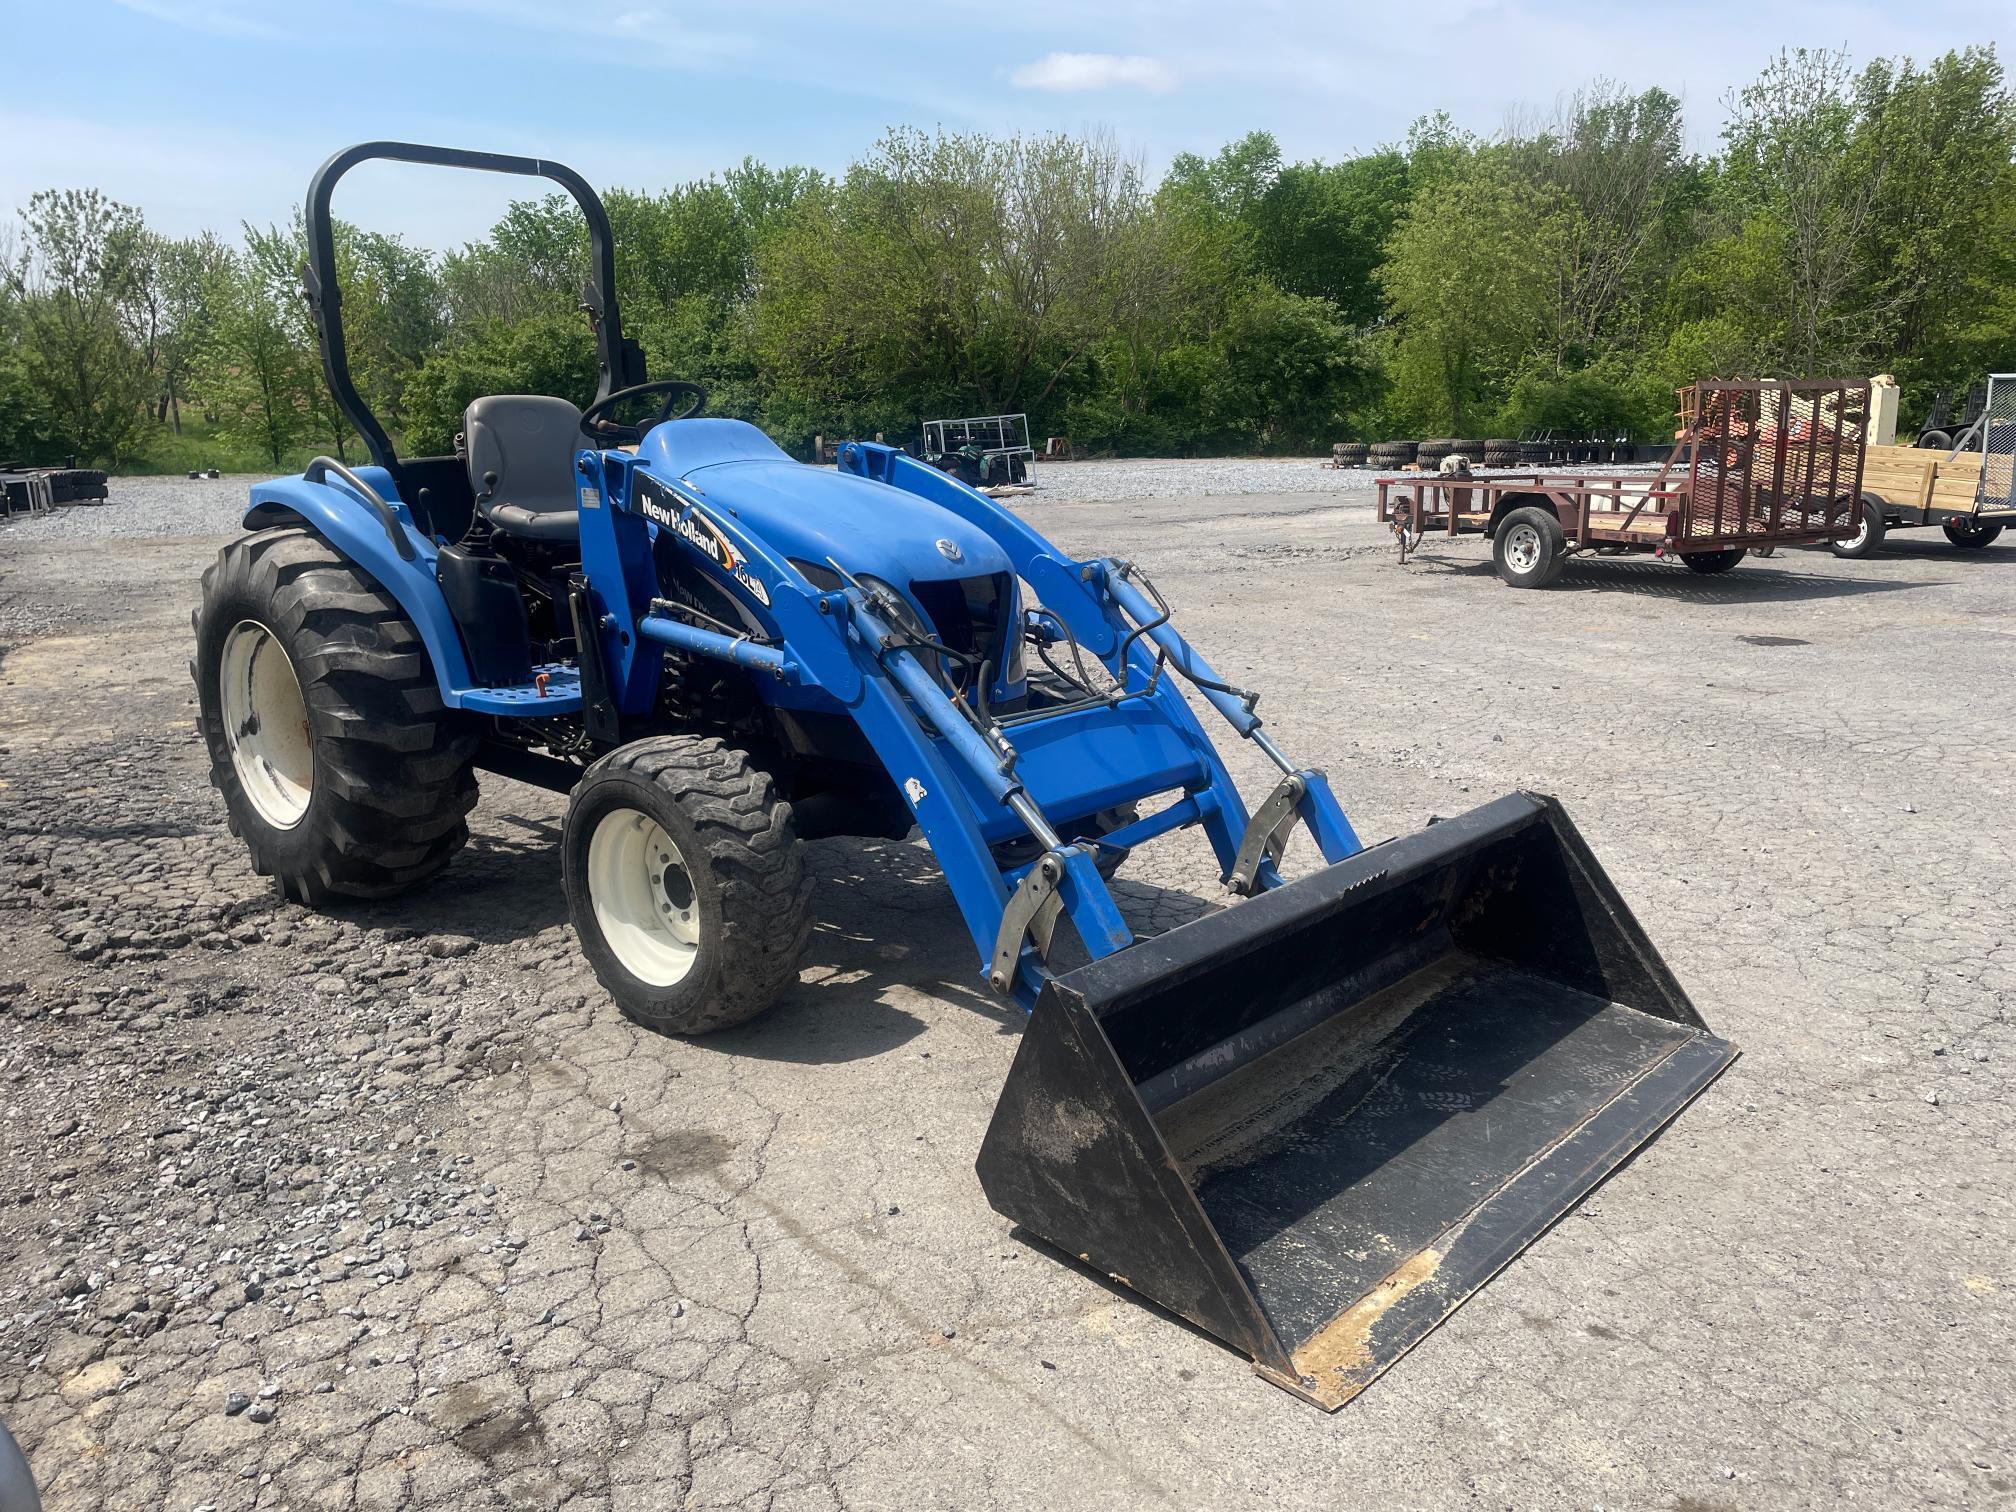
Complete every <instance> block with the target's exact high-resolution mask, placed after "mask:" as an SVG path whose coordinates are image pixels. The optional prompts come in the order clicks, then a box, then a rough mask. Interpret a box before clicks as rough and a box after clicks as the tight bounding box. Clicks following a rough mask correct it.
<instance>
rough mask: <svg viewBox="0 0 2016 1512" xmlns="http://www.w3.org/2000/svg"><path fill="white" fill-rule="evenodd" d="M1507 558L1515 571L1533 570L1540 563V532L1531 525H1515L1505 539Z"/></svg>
mask: <svg viewBox="0 0 2016 1512" xmlns="http://www.w3.org/2000/svg"><path fill="white" fill-rule="evenodd" d="M1505 560H1506V561H1508V562H1510V563H1511V564H1512V570H1513V571H1514V572H1531V571H1532V570H1533V569H1534V568H1535V567H1537V566H1538V565H1539V564H1540V532H1539V531H1537V530H1535V529H1534V528H1533V527H1532V526H1531V525H1514V526H1513V527H1512V534H1511V535H1510V536H1508V537H1507V538H1506V541H1505Z"/></svg>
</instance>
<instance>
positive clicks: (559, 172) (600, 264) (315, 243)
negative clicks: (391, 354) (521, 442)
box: [301, 142, 644, 469]
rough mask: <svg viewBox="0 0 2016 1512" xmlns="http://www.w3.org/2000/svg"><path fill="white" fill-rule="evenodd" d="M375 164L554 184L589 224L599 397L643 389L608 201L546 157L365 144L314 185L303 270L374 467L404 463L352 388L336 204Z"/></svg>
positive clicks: (327, 363)
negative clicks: (622, 301)
mask: <svg viewBox="0 0 2016 1512" xmlns="http://www.w3.org/2000/svg"><path fill="white" fill-rule="evenodd" d="M374 158H385V159H389V160H391V161H393V162H399V163H426V164H429V165H431V166H433V167H436V168H473V169H477V170H479V171H481V172H484V173H512V174H518V175H520V176H521V177H525V178H543V179H551V180H552V181H553V182H554V183H556V184H558V185H559V186H560V187H561V188H562V189H565V190H566V191H567V192H568V194H570V195H572V196H573V198H574V203H575V204H577V205H579V206H580V207H581V214H582V215H583V216H584V217H585V218H586V219H587V222H588V249H589V269H590V275H589V285H588V290H587V294H588V313H589V315H590V316H591V317H592V318H593V320H594V323H595V358H596V362H597V364H598V365H599V368H600V377H599V378H598V379H597V382H596V388H595V397H596V398H597V399H605V398H607V397H608V396H609V395H610V394H612V393H614V392H615V391H616V390H618V389H623V388H630V387H632V386H634V385H636V384H639V383H642V382H644V349H643V348H642V347H640V346H639V345H638V344H637V343H636V342H634V341H626V340H624V339H623V319H622V316H621V315H620V314H619V313H618V311H617V308H616V250H615V241H614V238H613V237H612V236H611V234H610V230H609V212H608V211H607V210H605V209H603V208H602V201H601V198H600V197H599V196H598V195H597V194H596V193H595V190H594V189H593V188H592V187H591V186H590V185H589V183H588V181H587V180H586V179H584V178H583V177H581V175H580V174H578V173H576V172H575V171H574V170H573V169H572V168H569V167H568V166H567V165H566V164H565V163H555V162H551V161H549V160H547V159H545V158H525V157H511V156H508V155H507V154H504V153H500V152H466V151H464V150H463V149H461V148H459V147H427V146H423V145H421V144H419V143H417V142H360V143H359V144H358V145H357V146H355V147H346V148H344V149H343V151H341V152H339V153H337V154H336V155H335V156H334V157H332V158H330V159H329V161H328V162H326V163H324V164H323V165H322V166H321V167H320V168H318V169H316V170H315V177H314V178H312V179H310V180H309V181H308V209H307V224H308V260H307V262H305V263H304V264H302V267H301V288H302V292H303V293H305V294H306V295H307V296H308V308H309V311H310V312H311V313H312V314H313V315H314V317H315V330H316V333H317V334H318V335H319V336H320V337H321V339H322V370H323V372H324V373H325V374H327V376H328V379H329V392H330V393H331V394H332V395H333V396H334V397H335V400H336V407H337V408H338V409H340V410H342V412H343V415H344V418H346V419H347V420H349V422H350V424H351V425H352V426H354V427H355V428H356V431H357V434H358V435H360V436H362V437H363V438H364V444H365V446H366V447H367V448H368V449H369V450H370V453H371V460H372V461H373V462H375V463H377V464H378V465H379V466H380V467H383V468H387V469H391V468H393V466H394V465H395V463H396V462H397V460H398V459H397V457H396V456H395V455H394V453H393V451H392V440H391V438H390V437H389V436H387V435H386V434H385V428H384V427H383V426H382V425H380V424H379V423H378V417H377V416H376V415H374V414H372V413H371V408H370V406H369V405H367V404H366V403H365V402H364V399H363V396H362V395H361V394H359V393H358V392H357V386H356V384H354V383H352V382H351V381H350V355H349V351H348V349H347V348H346V347H345V345H344V342H343V308H342V307H343V295H342V290H341V289H340V288H339V287H338V285H337V279H336V233H335V227H334V224H333V222H332V221H331V219H330V214H329V201H330V198H331V196H333V195H334V194H335V192H336V184H337V181H338V180H339V179H341V178H342V177H343V175H344V174H346V173H348V172H349V171H350V170H351V169H352V168H355V167H356V166H357V165H358V164H359V163H367V162H370V161H372V160H373V159H374Z"/></svg>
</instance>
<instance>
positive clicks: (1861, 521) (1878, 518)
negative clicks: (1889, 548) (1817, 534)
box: [1827, 499, 1887, 561]
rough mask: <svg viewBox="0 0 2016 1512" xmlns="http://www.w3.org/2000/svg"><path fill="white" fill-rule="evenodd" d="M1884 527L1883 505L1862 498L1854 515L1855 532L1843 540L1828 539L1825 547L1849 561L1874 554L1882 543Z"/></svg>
mask: <svg viewBox="0 0 2016 1512" xmlns="http://www.w3.org/2000/svg"><path fill="white" fill-rule="evenodd" d="M1886 528H1887V522H1886V521H1885V520H1884V518H1883V506H1882V505H1880V504H1878V503H1876V502H1875V501H1873V500H1870V499H1864V500H1862V502H1861V505H1860V509H1859V512H1858V514H1857V516H1856V522H1855V534H1854V535H1852V536H1850V537H1849V538H1848V539H1847V540H1845V541H1829V542H1828V543H1827V549H1828V550H1829V551H1831V552H1833V553H1834V555H1836V556H1837V557H1846V558H1848V559H1849V560H1850V561H1854V560H1857V559H1859V558H1861V557H1868V556H1874V555H1876V553H1877V551H1878V550H1879V549H1881V547H1882V545H1883V534H1884V531H1885V529H1886Z"/></svg>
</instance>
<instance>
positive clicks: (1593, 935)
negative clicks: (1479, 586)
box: [978, 793, 1737, 1411]
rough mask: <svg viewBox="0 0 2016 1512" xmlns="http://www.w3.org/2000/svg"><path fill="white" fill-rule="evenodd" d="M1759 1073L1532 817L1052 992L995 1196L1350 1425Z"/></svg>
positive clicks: (1430, 848) (1437, 832) (1429, 844)
mask: <svg viewBox="0 0 2016 1512" xmlns="http://www.w3.org/2000/svg"><path fill="white" fill-rule="evenodd" d="M1736 1054H1737V1051H1736V1049H1735V1047H1734V1046H1732V1045H1730V1044H1728V1043H1727V1042H1725V1041H1723V1040H1720V1039H1717V1038H1715V1037H1714V1036H1713V1035H1711V1034H1709V1033H1708V1032H1707V1028H1706V1026H1705V1025H1704V1024H1703V1023H1702V1022H1701V1018H1700V1015H1699V1014H1698V1013H1696V1012H1695V1010H1694V1007H1693V1004H1692V1003H1690V1002H1689V1001H1688V999H1687V995H1686V994H1685V992H1683V991H1682V990H1681V988H1680V985H1679V983H1678V982H1677V981H1675V980H1674V978H1673V975H1672V973H1671V972H1670V971H1669V970H1667V968H1666V965H1665V963H1664V961H1662V960H1661V959H1660V957H1659V954H1658V952H1657V951H1656V950H1655V949H1654V948H1653V946H1652V943H1651V941H1650V940H1649V939H1648V938H1647V937H1646V935H1645V933H1644V931H1643V930H1642V929H1641V928H1639V926H1638V923H1637V921H1636V920H1635V919H1633V918H1632V916H1631V912H1630V910H1629V909H1628V908H1627V907H1625V905H1624V902H1623V900H1622V899H1621V898H1620V897H1618V895H1617V892H1616V889H1615V888H1614V887H1613V886H1612V885H1611V883H1610V880H1609V878H1608V877H1606V876H1605V875H1604V873H1603V869H1602V867H1601V866H1600V865H1598V863H1597V861H1596V859H1595V857H1594V856H1593V855H1592V854H1591V853H1590V851H1589V849H1588V847H1587V846H1586V845H1585V844H1584V843H1583V841H1582V839H1581V836H1580V835H1579V834H1577V832H1576V830H1575V826H1574V825H1573V823H1572V822H1571V821H1570V820H1569V819H1568V817H1567V815H1566V814H1565V813H1564V812H1563V811H1562V809H1561V807H1560V805H1559V804H1557V803H1556V802H1555V801H1554V800H1553V799H1551V798H1547V797H1542V796H1538V795H1534V794H1527V793H1518V794H1513V795H1510V796H1507V797H1504V798H1500V799H1498V800H1497V801H1495V802H1493V803H1489V804H1486V805H1484V806H1483V807H1481V808H1478V809H1474V810H1472V811H1471V812H1470V813H1468V814H1465V815H1463V816H1461V817H1459V818H1456V819H1452V820H1447V821H1444V822H1442V823H1440V824H1436V825H1433V826H1431V827H1430V828H1428V829H1426V830H1423V831H1421V832H1420V833H1418V834H1415V835H1409V836H1406V837H1404V838H1402V839H1399V840H1393V841H1389V842H1388V843H1386V844H1384V845H1381V846H1376V847H1373V848H1372V849H1370V850H1367V851H1364V852H1361V853H1360V854H1358V855H1356V856H1353V857H1351V858H1350V859H1349V860H1346V861H1342V862H1339V863H1337V864H1336V865H1334V866H1330V867H1327V868H1325V869H1324V870H1323V871H1321V872H1318V873H1316V874H1314V875H1312V876H1309V877H1305V878H1303V879H1301V880H1299V881H1296V882H1292V883H1289V884H1288V885H1286V886H1284V887H1279V888H1275V889H1274V890H1272V891H1270V892H1267V893H1265V894H1262V895H1261V896H1259V897H1257V898H1254V899H1251V900H1249V901H1247V902H1244V903H1241V904H1238V905H1237V906H1235V907H1232V908H1228V909H1225V910H1222V911H1221V912H1218V913H1215V914H1211V915H1207V916H1206V917H1204V918H1202V919H1198V920H1196V921H1195V922H1193V923H1190V924H1185V925H1183V926H1181V927H1180V928H1177V929H1174V930H1171V931H1169V932H1168V933H1167V934H1164V935H1160V936H1157V937H1155V938H1153V939H1148V940H1143V941H1141V942H1139V943H1137V944H1135V945H1133V946H1131V947H1129V948H1128V949H1126V950H1124V951H1121V952H1120V953H1119V954H1117V955H1113V956H1109V957H1106V958H1105V959H1103V960H1098V961H1094V962H1092V963H1091V964H1090V965H1087V966H1084V967H1081V968H1079V969H1078V970H1076V971H1073V972H1070V973H1068V974H1066V975H1064V976H1060V977H1057V978H1055V979H1053V980H1052V981H1050V982H1049V983H1047V984H1046V985H1045V987H1044V989H1043V992H1042V995H1041V997H1040V998H1039V1000H1038V1001H1037V1004H1036V1007H1035V1010H1034V1012H1033V1013H1032V1015H1031V1017H1030V1021H1029V1026H1028V1028H1027V1030H1026V1031H1025V1033H1024V1035H1023V1039H1022V1044H1021V1047H1020V1049H1019V1050H1018V1052H1017V1054H1016V1057H1015V1063H1014V1067H1013V1069H1012V1070H1011V1071H1010V1072H1009V1075H1008V1080H1007V1083H1006V1085H1005V1086H1004V1087H1003V1089H1002V1093H1001V1100H1000V1102H999V1104H998V1105H997V1106H996V1108H995V1112H994V1119H993V1122H992V1124H991V1126H990V1127H989V1129H988V1132H987V1137H986V1139H985V1141H984V1142H983V1144H982V1146H981V1150H980V1155H979V1160H978V1172H979V1177H980V1183H981V1186H982V1188H983V1189H984V1190H985V1191H986V1193H987V1199H988V1201H989V1202H990V1203H991V1204H992V1205H993V1207H994V1209H995V1211H996V1212H998V1213H1000V1214H1001V1215H1002V1216H1003V1217H1005V1218H1008V1219H1009V1220H1010V1221H1012V1222H1013V1223H1015V1224H1017V1225H1019V1226H1020V1227H1021V1228H1022V1229H1023V1230H1025V1231H1026V1232H1027V1233H1028V1234H1030V1235H1033V1236H1035V1237H1038V1238H1041V1239H1043V1240H1045V1241H1047V1242H1048V1243H1050V1244H1052V1245H1054V1246H1056V1247H1057V1248H1058V1249H1060V1250H1062V1251H1064V1252H1065V1253H1066V1254H1068V1255H1074V1256H1076V1257H1077V1258H1078V1259H1079V1260H1080V1261H1082V1262H1084V1263H1085V1264H1087V1265H1090V1266H1092V1267H1094V1268H1095V1269H1097V1270H1099V1271H1102V1272H1104V1273H1105V1274H1107V1275H1109V1276H1111V1277H1112V1278H1113V1279H1114V1280H1116V1281H1118V1282H1120V1283H1121V1284H1122V1285H1125V1286H1127V1287H1129V1288H1131V1289H1133V1290H1134V1291H1136V1292H1138V1293H1140V1294H1141V1295H1142V1296H1144V1297H1146V1298H1148V1299H1150V1300H1151V1301H1153V1302H1156V1303H1158V1304H1160V1305H1161V1306H1163V1307H1166V1308H1168V1309H1169V1310H1170V1311H1172V1312H1175V1313H1178V1314H1180V1315H1181V1316H1183V1317H1185V1318H1188V1319H1189V1320H1190V1321H1191V1322H1193V1323H1195V1324H1196V1325H1198V1326H1199V1327H1200V1328H1203V1329H1205V1330H1207V1331H1208V1332H1210V1333H1211V1334H1213V1335H1215V1336H1216V1337H1218V1338H1219V1339H1222V1340H1224V1341H1225V1342H1226V1343H1227V1344H1230V1345H1232V1346H1233V1347H1234V1348H1237V1349H1240V1350H1243V1351H1245V1352H1246V1354H1248V1355H1249V1356H1250V1357H1251V1358H1252V1360H1253V1363H1254V1368H1255V1369H1256V1370H1257V1371H1258V1372H1259V1373H1260V1374H1261V1375H1262V1376H1264V1377H1265V1378H1266V1379H1268V1380H1270V1381H1272V1382H1274V1383H1275V1384H1277V1385H1279V1386H1283V1387H1285V1388H1286V1389H1288V1390H1290V1391H1292V1392H1294V1393H1296V1394H1297V1395H1298V1396H1301V1397H1304V1398H1306V1399H1307V1400H1309V1401H1311V1402H1313V1403H1315V1404H1316V1405H1318V1406H1320V1407H1323V1408H1326V1409H1328V1410H1331V1411H1335V1410H1336V1409H1337V1408H1339V1407H1341V1406H1343V1404H1344V1403H1345V1402H1347V1401H1349V1400H1350V1399H1351V1398H1352V1397H1353V1396H1355V1395H1357V1394H1358V1393H1359V1392H1360V1391H1362V1390H1364V1388H1365V1387H1366V1386H1367V1385H1369V1384H1370V1383H1371V1382H1372V1381H1373V1380H1374V1379H1376V1378H1377V1377H1378V1376H1379V1374H1380V1373H1381V1372H1382V1371H1384V1370H1385V1369H1386V1368H1387V1367H1388V1366H1389V1365H1391V1364H1392V1363H1393V1362H1394V1361H1395V1360H1396V1359H1398V1358H1399V1357H1400V1356H1401V1355H1402V1354H1404V1353H1406V1351H1407V1350H1408V1349H1410V1348H1412V1347H1413V1346H1414V1345H1415V1344H1416V1343H1418V1342H1419V1341H1420V1340H1421V1339H1422V1338H1423V1337H1425V1336H1426V1335H1427V1334H1428V1333H1429V1332H1430V1331H1431V1330H1433V1329H1434V1328H1435V1327H1436V1325H1437V1324H1439V1323H1440V1322H1441V1321H1442V1320H1443V1319H1444V1318H1446V1317H1448V1316H1449V1314H1450V1313H1452V1312H1453V1311H1455V1309H1456V1308H1457V1307H1458V1306H1460V1305H1461V1304H1462V1303H1463V1301H1464V1300H1465V1299H1466V1298H1468V1297H1469V1296H1470V1295H1471V1294H1472V1293H1473V1292H1475V1291H1476V1290H1477V1288H1478V1287H1480V1286H1482V1285H1483V1284H1484V1283H1485V1282H1486V1281H1487V1280H1489V1279H1490V1278H1491V1277H1492V1276H1493V1275H1494V1274H1496V1273H1497V1272H1498V1271H1499V1270H1500V1269H1501V1268H1502V1267H1503V1266H1504V1265H1505V1264H1506V1263H1507V1262H1509V1261H1510V1260H1511V1259H1512V1258H1513V1257H1514V1256H1515V1255H1517V1254H1518V1253H1519V1252H1520V1251H1521V1250H1522V1249H1524V1248H1525V1247H1526V1246H1527V1245H1528V1244H1531V1243H1532V1242H1533V1240H1534V1239H1536V1238H1538V1237H1539V1236H1540V1235H1541V1234H1542V1233H1544V1232H1545V1231H1546V1230H1547V1229H1548V1228H1549V1227H1550V1226H1551V1225H1552V1224H1553V1223H1554V1222H1556V1221H1557V1220H1558V1219H1559V1218H1561V1217H1562V1216H1563V1215H1564V1214H1565V1213H1567V1212H1568V1211H1569V1210H1570V1209H1571V1208H1573V1207H1574V1205H1575V1204H1576V1203H1577V1202H1579V1201H1580V1200H1581V1199H1582V1197H1583V1196H1584V1195H1586V1194H1587V1193H1588V1192H1590V1191H1591V1190H1593V1189H1594V1188H1595V1187H1596V1186H1597V1185H1598V1184H1599V1183H1600V1182H1601V1181H1602V1180H1603V1179H1604V1178H1605V1177H1606V1176H1608V1175H1609V1174H1610V1173H1611V1172H1612V1171H1613V1170H1615V1169H1616V1168H1617V1167H1618V1166H1620V1165H1622V1164H1623V1163H1624V1162H1625V1161H1626V1160H1628V1159H1629V1158H1630V1157H1631V1155H1632V1154H1633V1153H1634V1152H1636V1151H1637V1150H1638V1149H1639V1148H1640V1147H1641V1146H1643V1145H1644V1144H1645V1143H1646V1142H1647V1141H1649V1140H1650V1139H1651V1138H1652V1137H1653V1136H1654V1135H1655V1134H1657V1133H1658V1131H1659V1130H1660V1129H1661V1128H1662V1127H1663V1126H1664V1125H1665V1124H1666V1123H1667V1121H1668V1120H1670V1119H1671V1118H1672V1117H1673V1116H1674V1115H1675V1114H1676V1113H1678V1112H1679V1111H1680V1110H1681V1109H1682V1108H1683V1107H1685V1106H1686V1105H1687V1103H1688V1102H1689V1101H1690V1100H1692V1099H1693V1097H1694V1096H1695V1095H1696V1094H1698V1093H1699V1092H1700V1091H1701V1090H1702V1089H1703V1088H1704V1087H1706V1086H1707V1085H1708V1084H1709V1083H1710V1082H1712V1081H1713V1080H1714V1079H1715V1078H1716V1077H1717V1076H1718V1075H1720V1074H1721V1073H1722V1072H1723V1071H1724V1070H1725V1069H1727V1068H1728V1066H1729V1065H1730V1064H1731V1062H1733V1061H1734V1060H1735V1058H1736Z"/></svg>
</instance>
